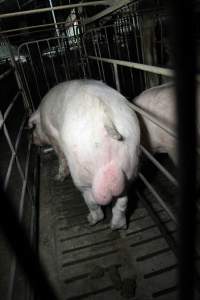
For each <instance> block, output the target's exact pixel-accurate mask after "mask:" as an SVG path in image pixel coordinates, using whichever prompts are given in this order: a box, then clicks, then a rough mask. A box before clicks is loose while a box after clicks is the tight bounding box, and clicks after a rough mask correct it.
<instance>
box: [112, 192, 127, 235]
mask: <svg viewBox="0 0 200 300" xmlns="http://www.w3.org/2000/svg"><path fill="white" fill-rule="evenodd" d="M127 204H128V198H127V196H122V197H118V198H117V200H116V202H115V204H114V206H113V209H112V213H113V216H112V221H111V229H112V230H116V229H126V228H127V224H126V208H127Z"/></svg>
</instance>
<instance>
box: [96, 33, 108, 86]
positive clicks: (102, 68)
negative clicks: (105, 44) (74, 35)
mask: <svg viewBox="0 0 200 300" xmlns="http://www.w3.org/2000/svg"><path fill="white" fill-rule="evenodd" d="M95 33H96V37H97V49H98V52H99V55H100V57H101V50H100V47H99V36H98V33H97V30H95ZM101 70H102V74H103V80H104V81H106V78H105V73H104V67H103V62H102V61H101Z"/></svg>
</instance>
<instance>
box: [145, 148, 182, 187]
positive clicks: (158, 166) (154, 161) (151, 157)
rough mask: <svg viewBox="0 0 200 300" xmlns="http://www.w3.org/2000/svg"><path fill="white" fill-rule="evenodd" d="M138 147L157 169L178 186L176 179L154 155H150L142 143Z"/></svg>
mask: <svg viewBox="0 0 200 300" xmlns="http://www.w3.org/2000/svg"><path fill="white" fill-rule="evenodd" d="M140 148H141V150H142V152H143V153H144V155H145V156H146V157H148V159H149V160H150V161H151V162H152V163H153V164H154V166H156V167H157V169H158V170H160V171H161V172H162V173H163V174H164V175H165V177H166V178H168V179H169V180H170V181H171V182H172V183H173V184H174V185H175V186H176V187H178V181H177V180H176V179H175V178H174V176H172V175H171V174H170V173H169V172H168V171H167V169H166V168H164V167H163V166H162V165H161V164H160V163H159V162H158V161H157V160H156V159H155V158H154V157H153V155H151V153H150V152H149V151H148V150H147V149H145V148H144V147H143V146H142V145H140Z"/></svg>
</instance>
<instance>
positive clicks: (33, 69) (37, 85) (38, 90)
mask: <svg viewBox="0 0 200 300" xmlns="http://www.w3.org/2000/svg"><path fill="white" fill-rule="evenodd" d="M26 49H27V51H28V55H29V57H30V61H31V69H32V72H33V76H34V78H35V82H36V87H37V92H38V96H39V98H40V100H41V98H42V97H41V94H40V89H39V84H38V80H37V76H36V73H35V68H34V66H33V60H32V57H31V53H30V50H29V45H28V44H26Z"/></svg>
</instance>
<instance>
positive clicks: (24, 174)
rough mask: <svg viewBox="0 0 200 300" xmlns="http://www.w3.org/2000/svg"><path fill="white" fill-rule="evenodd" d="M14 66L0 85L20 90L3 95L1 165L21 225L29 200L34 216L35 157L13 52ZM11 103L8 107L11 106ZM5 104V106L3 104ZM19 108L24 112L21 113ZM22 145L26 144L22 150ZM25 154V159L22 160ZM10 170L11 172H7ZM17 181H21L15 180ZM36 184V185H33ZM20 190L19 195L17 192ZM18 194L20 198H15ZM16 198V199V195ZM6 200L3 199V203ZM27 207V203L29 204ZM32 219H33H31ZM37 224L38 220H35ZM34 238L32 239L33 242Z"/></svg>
mask: <svg viewBox="0 0 200 300" xmlns="http://www.w3.org/2000/svg"><path fill="white" fill-rule="evenodd" d="M10 57H11V60H10V61H11V65H10V66H8V69H7V70H6V71H5V72H4V73H3V74H1V75H0V84H2V85H3V86H4V89H6V93H7V94H8V95H9V93H8V91H9V89H13V88H14V87H16V91H15V95H14V96H12V99H10V98H9V97H8V96H7V94H6V95H4V96H3V95H2V96H1V105H2V106H7V107H6V108H5V109H4V111H3V110H2V112H1V119H2V120H1V126H0V130H1V131H2V135H1V139H3V137H4V140H5V141H4V143H3V141H2V140H1V158H0V164H1V169H2V171H3V170H4V173H5V176H4V178H3V188H4V192H7V191H8V192H9V193H10V195H11V196H13V197H14V198H15V203H14V207H15V209H16V215H17V219H18V221H19V223H20V224H21V222H22V220H23V217H24V207H25V199H26V201H28V202H29V204H28V205H29V207H30V212H29V213H31V214H33V210H34V205H33V203H34V202H35V199H34V195H33V193H32V191H33V190H34V188H31V187H30V181H29V171H30V170H29V167H30V155H31V140H30V139H27V134H26V133H25V124H26V121H27V118H28V116H29V109H28V105H29V104H28V103H27V99H26V97H25V94H24V92H23V91H22V86H21V84H20V82H21V81H20V77H19V74H18V73H17V70H16V66H15V62H14V58H13V57H12V53H10ZM7 103H8V104H7ZM3 104H4V105H3ZM19 107H20V108H21V109H22V108H23V111H21V110H19ZM14 112H15V114H16V115H18V119H19V122H18V123H19V124H18V125H17V128H16V125H15V124H14V123H15V118H14V119H12V118H10V116H12V115H13V113H14ZM13 131H15V132H16V135H15V136H13ZM22 143H25V145H23V147H22ZM8 148H9V151H10V154H11V156H10V158H9V161H8V164H7V166H5V164H4V163H3V161H4V160H6V161H7V159H8V157H9V152H8V150H7V149H8ZM22 155H23V158H22ZM6 167H7V169H6ZM14 170H15V171H16V172H18V178H13V176H14V175H13V172H14ZM16 179H17V182H15V180H16ZM32 184H33V183H32ZM16 190H18V191H19V192H18V193H17V192H16ZM15 194H16V195H15ZM14 195H15V196H14ZM2 201H3V200H2ZM26 204H27V203H26ZM31 218H32V217H31V216H30V219H31ZM31 222H32V223H34V222H35V220H34V219H32V221H31ZM29 225H30V228H32V229H33V227H34V226H33V224H29ZM32 229H30V231H29V237H30V236H32V232H31V231H32ZM33 238H34V237H33V236H32V239H33ZM16 268H17V267H16V257H15V256H12V259H11V262H10V277H9V288H8V298H7V299H8V300H11V299H12V296H13V288H14V282H15V279H16V278H15V275H16Z"/></svg>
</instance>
